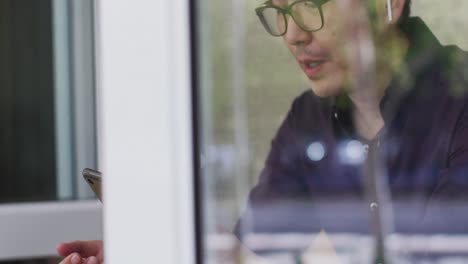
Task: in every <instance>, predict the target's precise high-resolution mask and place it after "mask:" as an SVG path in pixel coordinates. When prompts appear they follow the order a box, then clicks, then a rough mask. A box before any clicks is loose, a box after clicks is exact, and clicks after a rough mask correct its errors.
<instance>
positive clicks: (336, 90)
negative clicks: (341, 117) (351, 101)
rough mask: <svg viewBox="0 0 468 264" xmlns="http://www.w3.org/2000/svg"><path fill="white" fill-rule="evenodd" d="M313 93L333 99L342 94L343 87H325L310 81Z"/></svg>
mask: <svg viewBox="0 0 468 264" xmlns="http://www.w3.org/2000/svg"><path fill="white" fill-rule="evenodd" d="M310 87H311V89H312V92H314V94H315V95H317V96H319V97H332V96H337V95H339V94H340V93H341V85H325V84H323V83H317V82H314V81H310Z"/></svg>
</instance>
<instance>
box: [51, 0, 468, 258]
mask: <svg viewBox="0 0 468 264" xmlns="http://www.w3.org/2000/svg"><path fill="white" fill-rule="evenodd" d="M364 7H365V8H364ZM256 12H257V14H258V16H259V18H260V21H261V22H262V23H263V25H264V27H265V29H266V30H267V31H268V32H269V33H270V34H272V35H274V36H281V37H282V38H283V39H284V42H285V44H286V45H287V47H288V48H289V50H290V51H291V53H292V54H293V55H294V57H295V58H296V60H297V62H298V63H299V65H300V66H301V68H302V70H303V71H304V73H305V74H306V75H307V77H308V79H309V81H310V86H311V88H312V89H311V90H309V91H306V92H305V93H303V94H302V95H301V96H299V97H298V98H296V99H295V101H294V103H293V105H292V108H291V110H290V111H289V113H288V115H287V117H286V120H285V121H284V122H283V124H282V125H281V127H280V129H279V130H278V132H277V134H276V136H275V138H274V139H273V141H272V148H271V151H270V154H269V156H268V158H267V161H266V165H265V168H264V169H263V171H262V173H261V176H260V180H259V182H258V184H257V186H256V187H255V188H254V189H253V190H252V192H251V193H250V196H249V210H248V212H249V213H247V214H246V215H245V216H244V217H243V218H242V220H241V221H239V223H238V225H237V228H236V234H237V235H238V236H239V237H242V236H243V234H244V233H250V232H315V231H318V230H325V231H329V232H348V231H358V232H367V231H368V229H369V226H370V225H371V223H374V222H377V224H376V225H375V226H377V227H378V228H377V229H378V230H377V233H378V232H381V231H382V230H384V231H386V230H387V229H385V228H383V226H384V225H383V224H382V222H385V221H384V220H385V218H386V216H388V215H391V214H389V213H388V212H389V210H387V209H388V207H387V206H386V204H385V203H386V202H389V201H390V199H391V201H393V202H394V203H395V204H398V202H399V201H402V204H403V205H404V206H403V207H402V208H403V209H401V208H400V209H401V210H403V211H401V210H400V209H399V208H394V209H395V210H393V213H394V216H395V218H396V220H395V227H394V229H395V230H397V231H402V232H405V231H407V232H413V233H414V232H420V231H421V232H423V231H431V230H434V226H437V228H438V229H437V230H444V228H446V227H448V228H451V229H450V230H451V231H452V232H460V231H464V230H467V227H466V225H460V226H446V224H445V222H444V221H435V222H434V221H432V220H431V219H434V218H431V205H432V204H433V202H437V201H439V200H440V199H442V198H443V199H446V198H447V197H448V198H450V197H452V198H453V197H454V196H457V197H458V198H459V197H463V196H464V194H465V193H468V192H466V190H468V189H467V183H468V180H467V178H468V177H466V175H467V173H466V172H467V171H468V170H466V169H467V168H468V152H467V151H466V146H468V130H467V129H468V109H466V102H467V95H466V88H467V87H468V86H467V85H468V81H467V79H466V78H467V77H465V75H464V72H465V71H464V69H467V68H464V67H466V65H468V64H467V63H466V55H465V54H464V53H463V52H461V51H460V50H458V49H456V48H453V47H452V48H446V47H442V46H441V45H440V43H439V42H438V41H437V39H436V38H435V37H434V36H433V35H432V33H431V32H430V30H429V29H428V28H427V27H426V26H425V25H424V23H423V22H422V21H421V20H420V19H417V18H409V13H410V0H391V1H385V0H373V1H360V0H350V1H343V0H311V1H309V0H307V1H305V0H298V1H286V0H271V1H267V2H266V3H265V4H264V5H262V6H260V7H259V8H257V9H256ZM376 179H377V180H376ZM336 201H339V203H340V204H341V201H345V202H346V203H344V205H345V207H342V210H336V207H335V206H334V205H336ZM406 205H413V206H412V207H405V206H406ZM366 206H367V207H366ZM363 208H365V209H363ZM369 208H371V210H373V211H376V213H375V215H372V213H371V214H369V215H368V214H367V212H365V210H367V209H369ZM405 210H406V211H405ZM408 210H409V211H410V214H408ZM390 211H392V210H390ZM408 215H410V217H409V218H411V219H410V220H408V219H407V218H408V217H406V218H405V219H403V220H401V219H398V218H399V216H408ZM423 216H425V218H424V219H423V218H422V217H423ZM462 217H463V215H462ZM437 219H439V220H440V218H437ZM400 220H401V221H400ZM423 220H424V221H423ZM465 220H466V219H461V221H460V222H461V223H462V222H463V221H465ZM465 222H466V221H465ZM374 231H375V230H374ZM387 231H388V230H387ZM58 251H59V253H60V254H61V255H63V256H67V255H68V257H66V258H65V259H64V261H63V262H62V263H81V262H79V261H81V260H84V261H85V263H86V261H88V262H87V263H97V262H96V261H98V259H96V258H92V259H89V258H88V257H89V256H95V255H96V254H98V255H99V257H100V258H101V259H99V260H102V244H101V243H100V242H96V241H94V242H73V243H70V244H62V245H60V246H59V248H58ZM72 252H75V253H74V255H69V254H70V253H72ZM87 258H88V259H87ZM75 260H76V262H73V261H75Z"/></svg>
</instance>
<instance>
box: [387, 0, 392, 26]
mask: <svg viewBox="0 0 468 264" xmlns="http://www.w3.org/2000/svg"><path fill="white" fill-rule="evenodd" d="M387 18H388V22H389V23H390V22H392V21H393V11H392V0H387Z"/></svg>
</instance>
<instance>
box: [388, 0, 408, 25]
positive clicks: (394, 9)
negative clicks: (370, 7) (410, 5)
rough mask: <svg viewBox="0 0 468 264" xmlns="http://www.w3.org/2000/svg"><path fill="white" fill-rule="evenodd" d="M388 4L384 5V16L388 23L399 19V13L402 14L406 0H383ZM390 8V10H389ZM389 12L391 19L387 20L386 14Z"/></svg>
mask: <svg viewBox="0 0 468 264" xmlns="http://www.w3.org/2000/svg"><path fill="white" fill-rule="evenodd" d="M385 1H386V2H387V3H388V4H390V6H389V5H388V4H386V5H385V11H386V12H385V16H386V20H387V21H388V22H389V23H392V24H393V23H396V22H397V21H398V20H400V17H401V15H402V14H403V9H404V7H405V3H406V0H385ZM389 8H390V10H389ZM389 14H391V18H392V19H391V20H389V18H388V16H389Z"/></svg>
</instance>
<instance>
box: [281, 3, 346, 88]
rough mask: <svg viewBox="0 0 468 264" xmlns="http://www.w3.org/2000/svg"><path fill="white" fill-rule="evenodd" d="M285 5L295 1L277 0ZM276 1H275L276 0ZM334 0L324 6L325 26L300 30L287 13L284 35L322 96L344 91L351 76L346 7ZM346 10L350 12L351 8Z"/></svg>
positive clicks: (312, 86)
mask: <svg viewBox="0 0 468 264" xmlns="http://www.w3.org/2000/svg"><path fill="white" fill-rule="evenodd" d="M276 1H277V2H278V4H279V5H280V6H281V4H282V5H283V6H284V5H285V4H288V3H291V2H293V1H283V0H276ZM276 1H274V2H276ZM337 2H338V1H335V0H332V1H329V2H327V3H326V4H324V5H323V6H322V10H323V17H324V26H323V28H322V29H321V30H319V31H316V32H306V31H303V30H301V28H299V27H298V26H297V24H296V23H295V22H294V20H293V19H292V18H291V17H289V16H288V30H287V32H286V34H285V35H284V36H283V39H284V41H285V43H286V45H287V46H288V48H289V50H290V51H291V53H292V54H293V55H294V56H295V58H296V60H297V62H298V63H299V65H300V67H301V69H302V70H303V71H304V73H305V74H306V76H307V77H308V79H309V82H310V85H311V88H312V90H313V91H314V93H315V94H317V95H318V96H321V97H326V96H334V95H337V94H338V93H340V92H341V90H342V89H343V87H344V86H345V83H346V82H347V81H348V79H349V72H350V71H349V70H348V69H350V67H352V66H353V65H352V64H353V63H352V62H349V59H346V58H347V56H345V54H346V52H345V44H347V41H346V39H345V37H344V36H345V35H346V34H343V33H344V32H345V30H346V28H347V25H345V24H346V22H345V19H344V14H343V13H344V12H343V7H340V6H338V4H337ZM347 13H350V12H349V10H348V12H347Z"/></svg>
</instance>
